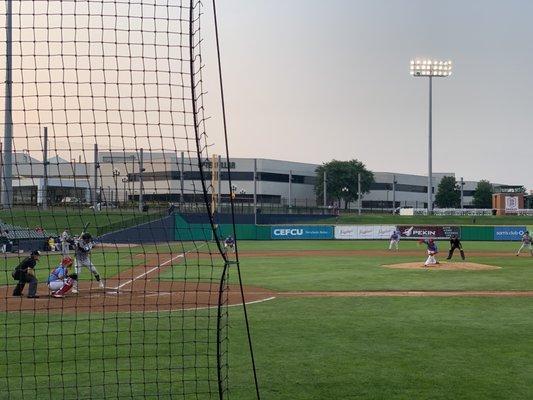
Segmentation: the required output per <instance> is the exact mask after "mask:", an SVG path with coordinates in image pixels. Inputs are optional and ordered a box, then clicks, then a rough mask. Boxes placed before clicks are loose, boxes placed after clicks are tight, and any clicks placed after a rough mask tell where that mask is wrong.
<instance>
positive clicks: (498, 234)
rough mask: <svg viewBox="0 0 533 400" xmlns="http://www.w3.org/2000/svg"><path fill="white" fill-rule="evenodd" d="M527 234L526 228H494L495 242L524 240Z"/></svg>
mask: <svg viewBox="0 0 533 400" xmlns="http://www.w3.org/2000/svg"><path fill="white" fill-rule="evenodd" d="M525 232H526V227H525V226H496V227H494V240H522V235H523V234H524V233H525Z"/></svg>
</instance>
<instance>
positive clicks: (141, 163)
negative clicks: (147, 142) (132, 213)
mask: <svg viewBox="0 0 533 400" xmlns="http://www.w3.org/2000/svg"><path fill="white" fill-rule="evenodd" d="M143 172H144V149H143V148H142V147H141V149H140V152H139V212H143V211H144V198H143V191H144V186H143Z"/></svg>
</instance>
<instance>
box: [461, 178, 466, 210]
mask: <svg viewBox="0 0 533 400" xmlns="http://www.w3.org/2000/svg"><path fill="white" fill-rule="evenodd" d="M464 186H465V181H464V180H463V177H462V176H461V210H462V209H463V208H464V193H463V191H464Z"/></svg>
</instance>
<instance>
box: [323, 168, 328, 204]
mask: <svg viewBox="0 0 533 400" xmlns="http://www.w3.org/2000/svg"><path fill="white" fill-rule="evenodd" d="M323 183H324V189H323V191H324V193H323V196H324V199H323V203H324V208H326V207H327V206H328V174H327V173H326V171H325V170H324V179H323Z"/></svg>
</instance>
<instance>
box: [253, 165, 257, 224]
mask: <svg viewBox="0 0 533 400" xmlns="http://www.w3.org/2000/svg"><path fill="white" fill-rule="evenodd" d="M254 224H255V225H257V158H254Z"/></svg>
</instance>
